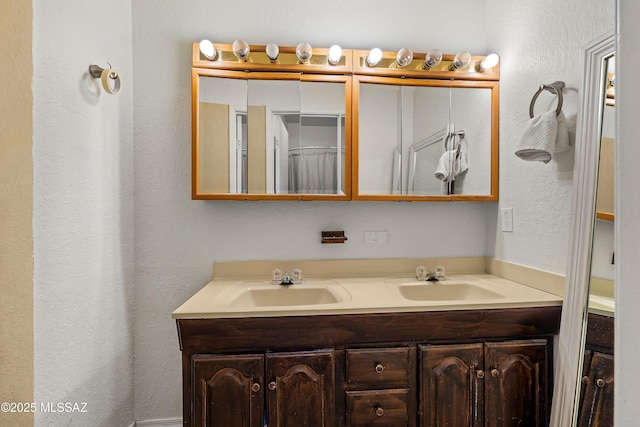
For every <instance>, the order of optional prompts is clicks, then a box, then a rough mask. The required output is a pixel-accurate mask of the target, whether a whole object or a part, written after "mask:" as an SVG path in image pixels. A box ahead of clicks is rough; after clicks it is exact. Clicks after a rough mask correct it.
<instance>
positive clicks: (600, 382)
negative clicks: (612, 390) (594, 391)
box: [596, 378, 604, 388]
mask: <svg viewBox="0 0 640 427" xmlns="http://www.w3.org/2000/svg"><path fill="white" fill-rule="evenodd" d="M596 385H597V386H598V387H600V388H602V387H604V380H603V379H602V378H598V379H597V380H596Z"/></svg>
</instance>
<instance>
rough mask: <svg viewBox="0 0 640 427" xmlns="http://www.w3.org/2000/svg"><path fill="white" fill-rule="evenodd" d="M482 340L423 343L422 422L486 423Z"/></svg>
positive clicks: (478, 424)
mask: <svg viewBox="0 0 640 427" xmlns="http://www.w3.org/2000/svg"><path fill="white" fill-rule="evenodd" d="M482 356H483V354H482V344H460V345H431V346H420V414H421V416H420V425H421V426H422V427H427V426H429V427H436V426H474V427H476V426H477V427H480V426H482V425H483V423H482V420H483V379H482V378H483V376H484V372H483V371H482Z"/></svg>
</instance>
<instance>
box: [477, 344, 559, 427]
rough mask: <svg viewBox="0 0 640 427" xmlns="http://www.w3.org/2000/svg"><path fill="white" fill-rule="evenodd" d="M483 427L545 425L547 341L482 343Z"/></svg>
mask: <svg viewBox="0 0 640 427" xmlns="http://www.w3.org/2000/svg"><path fill="white" fill-rule="evenodd" d="M484 363H485V367H486V370H487V375H486V378H485V387H486V388H485V415H486V423H485V425H486V426H487V427H494V426H495V427H504V426H534V427H538V426H539V427H544V426H547V425H548V419H547V418H548V416H547V383H548V371H547V369H548V367H547V341H546V340H528V341H511V342H503V343H486V344H485V357H484Z"/></svg>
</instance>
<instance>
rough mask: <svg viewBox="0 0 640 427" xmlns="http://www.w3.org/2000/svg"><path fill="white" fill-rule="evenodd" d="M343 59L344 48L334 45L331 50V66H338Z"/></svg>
mask: <svg viewBox="0 0 640 427" xmlns="http://www.w3.org/2000/svg"><path fill="white" fill-rule="evenodd" d="M340 58H342V48H341V47H340V46H338V45H337V44H334V45H333V46H331V47H330V48H329V58H328V60H329V64H331V65H336V64H337V63H338V62H340Z"/></svg>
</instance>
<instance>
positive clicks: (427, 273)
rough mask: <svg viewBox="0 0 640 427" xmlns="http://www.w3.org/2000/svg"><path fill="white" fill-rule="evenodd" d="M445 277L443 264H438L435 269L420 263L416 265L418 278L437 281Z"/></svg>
mask: <svg viewBox="0 0 640 427" xmlns="http://www.w3.org/2000/svg"><path fill="white" fill-rule="evenodd" d="M443 278H444V267H443V266H441V265H438V266H436V269H435V271H431V269H427V268H426V267H425V266H422V265H419V266H418V267H416V280H425V281H429V282H435V281H438V280H440V279H443Z"/></svg>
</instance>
